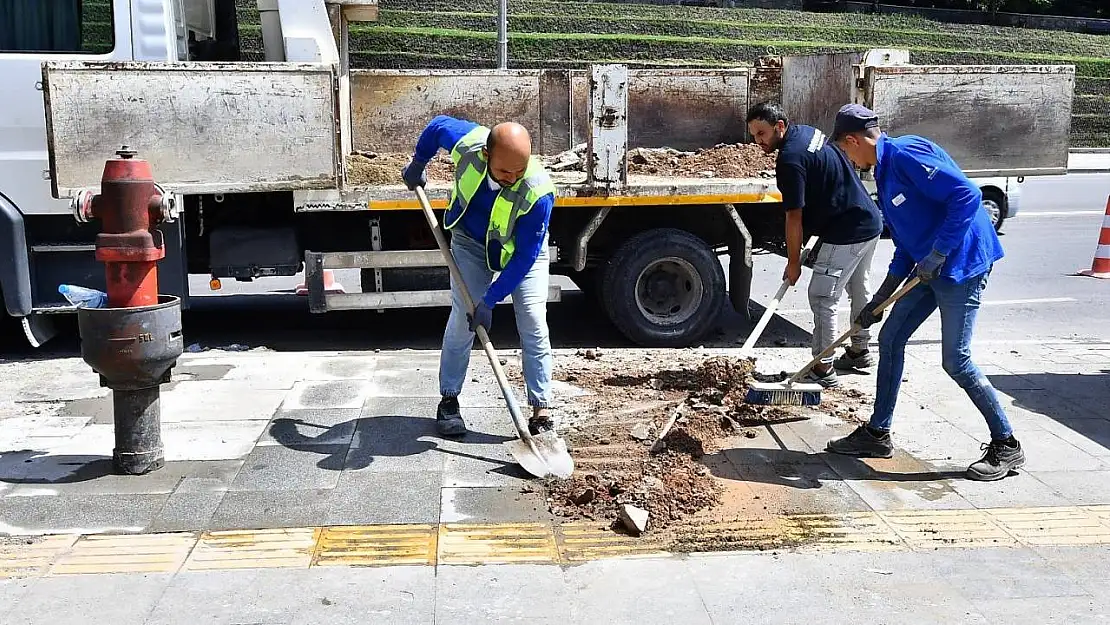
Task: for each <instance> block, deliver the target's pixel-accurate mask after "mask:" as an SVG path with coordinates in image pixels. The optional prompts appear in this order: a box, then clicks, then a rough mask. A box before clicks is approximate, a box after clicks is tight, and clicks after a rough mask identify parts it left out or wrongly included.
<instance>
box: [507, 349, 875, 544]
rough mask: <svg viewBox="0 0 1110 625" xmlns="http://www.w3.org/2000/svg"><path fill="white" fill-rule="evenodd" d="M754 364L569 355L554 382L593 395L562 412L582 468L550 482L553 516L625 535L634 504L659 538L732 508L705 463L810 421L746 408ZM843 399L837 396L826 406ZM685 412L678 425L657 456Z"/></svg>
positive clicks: (678, 356)
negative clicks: (784, 425)
mask: <svg viewBox="0 0 1110 625" xmlns="http://www.w3.org/2000/svg"><path fill="white" fill-rule="evenodd" d="M753 367H754V361H753V360H751V359H737V358H728V357H722V356H715V357H712V358H708V359H705V358H702V357H698V356H697V355H696V353H693V352H669V353H668V354H667V355H666V356H653V355H650V354H648V355H637V356H623V355H622V356H609V355H608V354H607V353H603V352H601V351H600V350H585V351H581V352H579V354H578V355H577V356H575V357H569V358H560V362H559V367H558V369H557V371H556V373H555V379H556V380H558V381H559V382H563V383H566V384H567V385H570V386H571V387H577V388H578V389H582V390H583V391H586V392H587V393H588V394H584V395H581V396H578V397H573V398H572V399H571V400H570V401H569V405H568V406H567V407H566V408H565V409H564V412H565V414H561V415H560V417H561V430H560V431H561V433H562V435H563V436H564V438H565V439H566V440H567V443H568V445H569V446H570V448H571V455H572V456H573V457H574V458H575V465H576V470H575V474H574V475H573V476H572V477H571V478H569V479H566V480H559V479H548V480H546V481H545V482H544V485H545V487H546V489H547V496H548V505H549V509H550V511H551V512H552V513H553V514H554V515H556V516H558V517H562V518H564V519H568V520H593V521H604V522H607V523H612V524H613V527H614V528H617V526H618V525H619V521H617V518H618V510H619V508H620V506H621V505H623V504H632V505H635V506H637V507H639V508H642V509H644V510H647V511H648V512H649V514H650V520H649V528H648V531H649V532H656V531H658V530H662V529H664V528H666V527H668V526H669V525H671V524H673V523H675V522H677V521H681V520H683V519H686V518H688V517H690V516H692V515H694V514H695V513H698V512H701V511H705V510H708V509H712V508H714V507H716V506H718V505H719V504H721V503H723V501H722V497H727V496H728V492H727V490H726V489H725V488H724V487H723V486H722V484H723V482H722V481H721V480H720V479H719V478H718V477H717V476H715V475H713V473H712V472H711V470H710V467H709V466H707V465H706V464H703V462H702V461H703V460H709V459H708V458H705V457H706V456H707V455H710V454H714V453H715V452H717V451H719V450H721V449H722V448H728V447H730V444H729V441H730V439H731V440H736V437H741V436H749V437H750V436H754V435H755V432H756V431H755V430H754V429H751V428H754V427H756V426H761V425H766V424H769V423H777V422H783V421H790V420H798V419H802V418H804V415H805V411H806V410H808V409H806V408H793V407H790V408H785V407H778V406H754V405H749V404H745V403H744V402H743V399H744V395H745V393H746V392H747V389H748V385H749V384H750V383H751V381H752V380H753V375H752V374H753ZM514 369H515V367H514V368H510V371H512V372H513V373H512V375H513V377H517V378H518V380H519V374H518V373H517V372H516V371H514ZM840 398H841V396H828V398H827V399H826V400H825V401H824V402H823V406H824V407H823V409H825V410H827V409H828V404H829V403H830V402H831V403H839V402H838V400H840ZM845 399H847V398H846V397H845ZM855 401H857V402H858V400H855ZM676 409H678V410H679V411H680V412H679V418H678V420H677V421H676V422H675V424H674V426H673V428H672V429H671V430H670V431H669V432H668V433H667V435H666V436H665V437H664V438H663V447H662V449H660V450H657V451H656V452H654V453H653V452H652V451H651V447H652V444H653V443H654V442H655V441H656V438H657V437H658V435H659V432H660V430H661V429H662V427H663V425H664V423H665V422H666V421H667V419H668V417H669V416H670V415H671V414H672V413H673V411H674V410H676ZM726 507H727V506H726Z"/></svg>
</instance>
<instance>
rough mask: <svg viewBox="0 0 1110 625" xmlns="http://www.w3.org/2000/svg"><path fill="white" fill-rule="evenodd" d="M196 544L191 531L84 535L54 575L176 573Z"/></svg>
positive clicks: (52, 571) (59, 561) (57, 563)
mask: <svg viewBox="0 0 1110 625" xmlns="http://www.w3.org/2000/svg"><path fill="white" fill-rule="evenodd" d="M196 542H197V537H196V535H195V534H192V533H188V532H185V533H173V534H123V535H100V536H96V535H94V536H82V537H81V539H80V540H78V541H77V542H76V543H75V544H74V545H73V547H72V548H71V549H69V551H67V552H65V553H63V554H62V555H60V556H59V557H58V558H57V560H56V561H55V562H54V566H52V567H51V568H50V574H51V575H73V574H92V573H173V572H174V571H177V569H179V568H181V564H182V563H183V562H184V561H185V558H186V557H187V556H188V555H189V552H190V551H191V550H192V548H193V545H194V544H196Z"/></svg>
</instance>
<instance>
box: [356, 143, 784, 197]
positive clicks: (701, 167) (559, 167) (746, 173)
mask: <svg viewBox="0 0 1110 625" xmlns="http://www.w3.org/2000/svg"><path fill="white" fill-rule="evenodd" d="M410 158H412V155H411V154H408V153H401V152H355V153H354V154H351V155H349V156H348V157H347V179H348V182H349V184H351V185H352V186H372V185H389V184H401V169H402V168H404V166H405V165H408V163H409V159H410ZM541 158H542V159H543V161H544V164H545V165H546V166H547V167H548V168H549V169H550V170H551V171H578V172H582V171H585V169H584V167H585V162H586V146H585V144H581V145H579V146H576V147H575V149H573V150H568V151H566V152H563V153H561V154H557V155H555V156H544V157H541ZM774 169H775V157H774V155H768V154H764V153H763V150H762V149H760V148H759V146H757V145H755V144H754V143H735V144H721V145H717V146H714V147H711V148H706V149H703V150H698V151H696V152H683V151H681V150H675V149H672V148H633V149H631V150H629V151H628V173H629V174H638V175H645V176H662V177H673V178H759V177H771V176H773V175H774ZM426 171H427V173H428V180H430V181H436V182H448V181H450V180H451V179H452V177H453V176H454V173H455V165H454V163H452V162H451V158H450V157H449V156H448V155H447V154H446V153H443V152H440V153H439V154H437V155H436V157H435V158H433V159H432V161H431V162H430V163H428V168H427V170H426Z"/></svg>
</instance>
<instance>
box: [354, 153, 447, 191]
mask: <svg viewBox="0 0 1110 625" xmlns="http://www.w3.org/2000/svg"><path fill="white" fill-rule="evenodd" d="M411 158H412V155H411V154H403V153H399V152H385V153H378V152H355V153H354V154H351V155H350V156H348V157H347V182H348V183H349V184H350V185H352V186H356V187H361V186H374V185H394V184H404V183H403V182H402V181H401V170H402V169H404V168H405V165H408V164H409V160H410V159H411ZM425 172H426V173H427V174H428V180H429V181H438V182H447V181H450V180H451V179H452V177H453V176H454V175H455V164H454V163H452V162H451V157H449V156H447V155H446V154H444V153H442V152H441V153H439V154H437V155H436V157H435V158H433V159H432V160H431V162H429V163H428V167H427V168H426V169H425Z"/></svg>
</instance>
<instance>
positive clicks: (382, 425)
mask: <svg viewBox="0 0 1110 625" xmlns="http://www.w3.org/2000/svg"><path fill="white" fill-rule="evenodd" d="M303 429H312V430H315V431H316V432H318V433H316V434H314V435H311V436H310V435H306V434H304V433H302V430H303ZM269 432H270V436H272V437H273V439H274V440H275V441H277V442H278V443H279V444H281V445H282V446H284V447H286V448H288V449H292V450H294V451H300V452H305V453H313V454H319V455H321V456H323V457H322V458H321V459H320V461H319V462H317V463H316V466H318V467H320V468H321V469H327V470H331V471H344V470H358V469H365V468H367V467H369V466H370V465H371V464H372V463H373V462H374V461H375V460H376V459H378V458H385V457H389V458H404V457H409V456H417V455H419V454H422V453H425V452H429V451H431V450H437V451H440V452H445V453H453V454H457V455H462V456H466V457H468V458H474V459H478V460H483V461H486V462H492V463H498V462H500V461H498V460H495V459H492V458H485V457H481V456H475V455H470V454H465V453H462V452H458V451H452V450H448V449H445V448H444V447H443V444H442V443H443V442H444V441H443V440H442V439H440V437H439V435H438V434H436V431H435V419H431V418H428V417H410V416H394V415H391V416H377V417H367V418H360V419H351V420H348V421H344V422H342V423H338V424H336V425H332V426H325V425H318V424H314V423H309V422H307V421H305V420H303V419H289V418H278V419H274V420H273V421H272V422H270V427H269ZM352 433H353V435H352ZM428 438H434V439H437V440H427V439H428ZM340 440H350V444H342V443H340V444H338V445H337V444H336V441H340ZM507 440H511V439H510V438H508V437H505V436H498V435H494V434H486V433H483V432H475V431H473V430H472V431H470V432H467V434H466V436H465V437H463V438H461V439H459V441H460V442H461V443H464V444H466V445H490V444H497V443H502V442H505V441H507Z"/></svg>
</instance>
